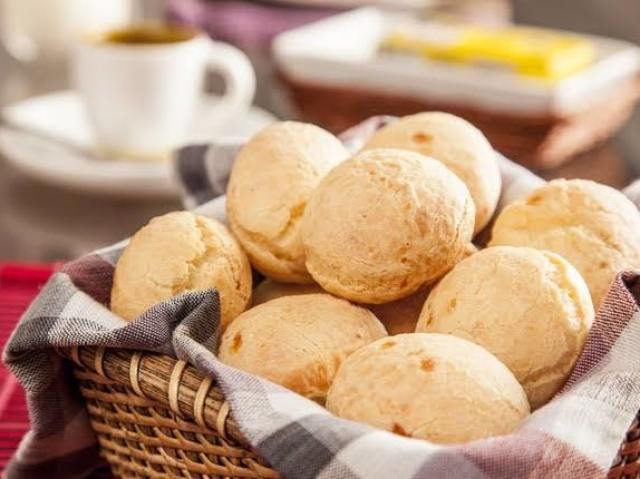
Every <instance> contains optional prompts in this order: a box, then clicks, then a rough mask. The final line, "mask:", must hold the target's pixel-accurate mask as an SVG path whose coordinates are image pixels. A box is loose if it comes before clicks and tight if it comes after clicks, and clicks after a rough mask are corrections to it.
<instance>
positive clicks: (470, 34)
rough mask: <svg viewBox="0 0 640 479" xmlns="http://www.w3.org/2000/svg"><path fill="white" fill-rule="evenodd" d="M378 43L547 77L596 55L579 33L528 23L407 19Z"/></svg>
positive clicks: (568, 72) (560, 75)
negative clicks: (479, 24) (440, 22)
mask: <svg viewBox="0 0 640 479" xmlns="http://www.w3.org/2000/svg"><path fill="white" fill-rule="evenodd" d="M383 47H384V48H387V49H390V50H396V51H403V52H408V53H413V54H417V55H421V56H424V57H427V58H432V59H439V60H444V61H451V62H459V63H473V64H490V65H498V66H502V67H505V68H510V69H513V70H514V71H516V72H518V73H519V74H521V75H525V76H532V77H538V78H543V79H547V80H559V79H562V78H566V77H568V76H570V75H572V74H574V73H576V72H579V71H580V70H583V69H584V68H586V67H587V66H589V65H590V64H591V63H592V62H593V60H594V58H595V48H594V46H593V44H592V43H591V42H590V41H589V40H587V39H585V38H583V37H580V36H578V35H571V34H565V33H562V32H557V31H554V30H546V29H539V28H528V27H508V28H503V29H489V28H480V27H460V26H449V25H446V26H444V25H433V24H426V23H424V24H421V25H420V26H416V25H415V24H412V25H411V26H405V27H404V28H402V27H401V28H397V29H395V30H392V31H391V32H390V33H389V34H388V35H387V37H386V38H385V40H384V41H383Z"/></svg>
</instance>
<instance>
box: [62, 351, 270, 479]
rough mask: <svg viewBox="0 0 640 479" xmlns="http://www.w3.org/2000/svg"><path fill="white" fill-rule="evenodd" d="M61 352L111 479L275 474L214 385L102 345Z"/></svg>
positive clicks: (157, 360) (164, 359) (152, 358)
mask: <svg viewBox="0 0 640 479" xmlns="http://www.w3.org/2000/svg"><path fill="white" fill-rule="evenodd" d="M65 355H66V356H67V357H69V358H70V359H71V360H72V361H73V362H74V363H75V366H74V374H75V377H76V379H77V380H78V385H79V387H80V392H81V393H82V396H83V397H84V399H85V402H86V406H87V411H88V413H89V416H90V419H91V427H92V428H93V430H94V432H95V433H96V436H97V438H98V442H99V445H100V452H101V454H102V456H103V457H104V458H105V459H106V460H107V462H109V464H110V466H111V471H112V472H113V474H114V475H115V476H116V477H126V478H157V479H160V478H162V479H169V478H176V477H185V478H191V479H195V478H212V477H225V478H227V477H228V478H236V477H237V478H240V477H242V478H278V477H279V474H278V473H277V472H276V471H274V470H273V469H271V468H270V467H269V466H268V465H267V464H266V462H265V461H264V460H262V459H261V458H260V457H259V456H258V455H257V454H256V452H255V451H253V450H252V448H251V446H250V445H249V444H248V443H247V441H246V440H245V439H244V437H243V436H242V434H241V433H240V431H239V429H238V426H237V425H236V423H235V422H234V420H233V418H232V417H230V414H229V404H228V403H227V402H226V401H225V399H224V396H223V394H222V392H221V391H220V389H219V388H218V387H217V385H216V383H215V381H212V380H211V379H209V378H204V377H203V376H202V375H201V374H200V373H198V371H197V370H196V369H194V368H193V367H191V366H188V365H187V364H186V363H185V362H184V361H177V360H175V359H172V358H170V357H168V356H163V355H160V354H153V353H144V354H143V353H140V352H134V351H127V350H114V349H108V350H105V349H103V348H80V349H79V350H78V349H72V350H69V351H68V353H67V354H65Z"/></svg>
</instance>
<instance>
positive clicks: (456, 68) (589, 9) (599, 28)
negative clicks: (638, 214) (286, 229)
mask: <svg viewBox="0 0 640 479" xmlns="http://www.w3.org/2000/svg"><path fill="white" fill-rule="evenodd" d="M105 5H107V6H105ZM366 6H374V7H375V9H374V10H373V11H371V10H368V11H365V12H364V13H363V11H362V10H356V13H355V16H354V15H351V16H349V14H348V13H347V14H346V15H347V16H344V15H345V12H350V11H352V10H354V9H359V8H362V7H366ZM358 12H360V13H358ZM372 12H373V13H372ZM351 13H352V14H353V12H351ZM336 18H339V19H342V20H336ZM638 18H640V2H638V1H637V0H616V1H615V2H611V1H607V0H536V1H535V2H534V1H524V0H515V1H508V0H444V1H438V0H382V1H380V2H377V3H368V2H364V1H363V0H260V1H255V0H254V1H252V0H168V1H157V0H156V1H154V0H146V1H141V0H140V1H136V0H109V1H104V0H91V1H90V0H48V1H47V2H42V1H41V0H0V38H1V49H0V106H1V107H2V108H3V114H2V127H1V128H0V260H2V261H33V262H40V261H42V262H51V261H58V260H66V259H70V258H73V257H76V256H78V255H80V254H83V253H85V252H88V251H91V250H93V249H95V248H98V247H101V246H105V245H108V244H110V243H113V242H115V241H118V240H119V239H121V238H123V237H125V236H127V235H128V234H130V233H131V232H133V231H135V230H136V229H137V228H138V227H139V226H140V225H142V224H144V223H145V222H146V221H147V220H148V219H149V218H150V217H152V216H155V215H158V214H161V213H163V212H166V211H169V210H173V209H179V208H182V204H181V201H180V197H179V192H178V190H177V189H176V187H175V185H172V184H171V181H172V180H171V177H170V168H168V166H167V165H158V164H153V165H148V164H147V165H140V164H137V163H135V162H131V163H127V162H126V161H118V162H117V165H116V162H111V163H112V164H105V162H107V163H108V162H109V161H110V160H108V159H104V158H98V157H97V155H96V154H95V152H94V151H93V149H92V148H93V147H92V144H91V143H90V140H86V141H87V142H88V143H83V141H84V139H83V140H82V141H81V139H79V138H80V136H81V135H80V133H79V132H80V131H82V132H84V131H85V130H87V126H86V125H85V124H83V122H85V119H84V117H83V116H82V115H81V112H79V111H76V109H75V108H76V106H77V105H76V104H77V102H78V101H79V100H78V99H77V92H74V91H72V90H71V89H72V87H73V85H72V81H71V78H70V74H69V66H68V64H69V60H70V56H71V55H72V51H73V49H74V45H75V43H76V42H77V35H78V34H79V32H80V30H88V31H96V30H101V29H105V28H112V27H113V26H114V25H120V24H126V23H131V22H137V21H139V20H141V19H145V20H150V19H151V20H155V21H170V22H171V23H180V24H185V25H190V26H195V27H197V28H200V29H203V30H204V31H206V32H207V34H208V35H210V36H211V37H213V38H214V39H216V40H219V41H222V42H227V43H229V44H232V45H235V46H236V47H238V48H240V49H241V50H242V51H243V52H244V53H245V54H246V55H247V56H248V57H249V59H250V60H251V64H252V65H253V68H254V69H255V71H256V77H257V91H256V96H255V100H254V107H252V109H251V110H250V111H248V112H247V113H246V115H244V116H242V118H235V119H234V121H233V122H231V123H229V124H228V125H227V126H226V127H225V128H226V129H225V130H224V131H222V130H220V131H215V132H214V131H211V141H215V140H216V139H219V138H221V137H224V136H225V135H229V136H238V135H240V136H242V135H248V134H249V133H250V132H252V131H255V130H256V129H259V128H260V127H262V126H264V125H265V124H267V123H268V122H270V121H273V120H274V119H276V118H280V119H289V118H299V119H302V120H306V121H311V122H314V123H317V124H320V125H321V126H324V127H325V128H327V129H330V130H332V131H334V132H336V133H337V132H340V131H341V130H343V129H345V128H346V127H348V126H350V125H353V124H355V123H356V122H358V121H360V120H362V119H364V118H366V117H368V116H371V115H374V114H392V115H403V114H409V113H412V112H417V111H422V110H427V109H441V110H447V111H451V112H454V113H456V114H460V115H462V116H464V117H466V118H468V119H469V120H471V121H472V122H474V123H475V124H476V125H477V126H479V127H480V128H481V129H482V130H483V131H484V132H485V134H486V135H487V136H488V137H489V138H490V140H491V141H492V144H494V146H495V147H496V148H497V149H498V150H499V151H501V152H502V153H504V154H505V155H507V156H509V157H511V158H513V159H514V160H516V161H519V162H521V163H523V164H525V165H526V166H528V167H530V168H532V169H534V170H535V171H536V172H538V173H539V174H541V175H543V176H544V177H546V178H553V177H582V178H590V179H595V180H597V181H600V182H603V183H607V184H610V185H612V186H616V187H622V186H625V185H626V184H628V183H629V182H630V181H631V180H632V179H634V178H635V177H636V176H638V175H639V174H640V135H638V133H639V132H640V114H638V112H637V110H635V111H634V108H635V104H636V100H637V98H638V93H639V81H638V79H639V78H640V77H639V75H640V74H639V73H638V71H639V70H640V66H639V63H640V61H639V60H638V58H639V57H638V53H637V50H636V47H635V44H637V43H639V42H640V22H638ZM389 19H394V20H393V21H395V19H401V21H400V20H398V23H397V28H396V27H393V28H391V29H389V28H387V27H385V30H384V31H385V34H384V35H383V36H381V34H380V33H379V32H378V30H376V29H379V28H380V25H381V24H382V23H384V24H385V25H387V23H388V22H390V21H391V20H389ZM408 19H414V20H415V21H416V22H424V25H429V26H430V27H429V28H431V29H427V30H424V29H423V27H422V26H420V27H419V28H417V27H416V23H411V22H409V23H407V22H408ZM318 22H320V23H318ZM511 24H516V25H532V26H539V27H544V28H551V29H557V30H558V31H556V32H554V34H555V35H556V37H545V34H543V33H541V32H540V31H536V30H533V31H531V30H526V31H523V32H521V31H519V30H518V31H516V33H517V35H516V33H514V32H513V31H511V34H510V36H508V37H504V39H503V37H494V36H493V33H492V32H494V31H495V28H496V27H503V28H504V27H509V26H510V25H511ZM394 25H395V24H394ZM407 25H409V26H407ZM420 25H422V24H420ZM434 25H435V26H436V27H437V28H436V27H434ZM405 27H406V28H405ZM443 32H444V33H443ZM452 32H453V33H452ZM470 32H471V33H470ZM571 32H577V33H579V34H580V35H578V36H577V37H576V36H575V35H573V34H572V33H571ZM521 33H522V35H523V36H518V35H520V34H521ZM440 34H442V35H444V37H445V38H449V37H450V36H451V35H452V34H455V35H459V36H460V38H465V39H467V40H468V42H469V46H470V48H471V47H473V49H474V51H476V52H478V51H480V52H483V54H485V55H487V58H488V60H491V61H490V62H485V63H490V65H489V66H487V65H486V64H483V62H473V64H468V60H467V59H461V58H460V56H459V55H460V54H461V52H460V51H455V52H452V51H450V50H446V51H445V50H442V45H440V44H438V45H439V47H438V48H440V50H438V53H437V55H436V54H433V55H432V57H434V58H431V59H430V60H429V61H430V62H431V63H423V62H422V60H423V59H421V58H420V56H421V55H423V56H424V55H425V53H424V52H425V51H426V50H425V48H426V46H425V45H426V43H425V42H427V43H428V42H431V41H436V43H438V42H440V40H441V38H435V37H438V35H440ZM394 35H395V36H394ZM591 35H596V36H597V37H592V36H591ZM434 38H435V40H434ZM456 38H458V37H456ZM483 39H484V40H483ZM567 39H569V40H573V43H572V42H571V41H568V40H567ZM576 39H577V40H576ZM483 41H484V42H485V43H483ZM511 42H512V43H511ZM445 43H446V42H445ZM505 44H508V45H509V46H510V48H509V49H505V48H503V47H504V45H505ZM550 45H551V46H552V47H553V48H549V46H550ZM418 47H420V48H418ZM423 47H424V48H423ZM446 47H447V48H449V45H448V44H447V45H446ZM511 47H513V48H511ZM521 47H522V48H524V50H526V51H527V52H529V53H531V52H532V51H533V53H535V55H534V56H529V57H526V61H527V62H525V63H526V65H525V66H527V68H529V67H530V68H529V70H531V69H533V68H534V67H535V68H537V70H535V72H533V73H532V71H529V70H528V71H525V68H524V66H523V65H524V63H522V62H521V60H522V59H523V58H524V57H523V56H522V55H523V54H521V53H519V52H520V50H522V48H521ZM534 47H535V48H534ZM565 47H566V48H565ZM421 48H422V49H421ZM519 48H520V50H519ZM507 50H508V51H507ZM433 51H434V50H433V49H432V50H430V52H431V53H433ZM505 52H506V53H505ZM549 52H550V53H549ZM555 54H558V55H560V56H559V57H558V58H560V59H559V60H558V61H557V62H556V63H554V61H555V60H553V58H556V57H553V58H552V60H553V61H551V62H547V60H549V58H551V56H552V55H555ZM532 55H533V54H532ZM563 55H564V56H563ZM427 56H428V55H427ZM534 57H535V58H534ZM532 58H533V59H534V60H535V62H538V63H535V65H534V63H532V62H534V60H532ZM496 59H497V60H496ZM463 60H464V61H463ZM495 63H504V64H506V65H507V67H509V68H514V69H515V70H518V69H519V68H521V67H522V71H521V72H520V71H516V73H513V72H510V73H509V75H507V76H505V73H504V67H505V65H504V64H502V65H500V68H496V65H495ZM425 65H427V66H425ZM558 65H559V66H560V67H558ZM567 65H573V66H572V67H571V68H570V69H567V68H566V67H567ZM545 68H548V69H545ZM168 80H169V81H171V78H169V79H168ZM221 85H222V82H221V81H220V79H217V78H210V79H208V80H207V87H208V89H209V90H210V91H212V92H214V93H221V92H222V89H223V88H222V86H221ZM107 94H108V93H106V92H105V95H107ZM114 165H115V166H114ZM116 170H117V171H116ZM136 182H139V184H138V183H136Z"/></svg>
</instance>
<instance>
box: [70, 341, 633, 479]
mask: <svg viewBox="0 0 640 479" xmlns="http://www.w3.org/2000/svg"><path fill="white" fill-rule="evenodd" d="M63 354H64V355H65V356H66V357H68V358H69V359H71V360H72V361H73V362H74V363H75V365H74V374H75V377H76V379H77V380H78V384H79V387H80V392H81V393H82V396H83V397H84V399H85V401H86V406H87V411H88V413H89V416H90V418H91V426H92V428H93V430H94V432H95V433H96V436H97V437H98V442H99V445H100V451H101V454H102V456H103V457H104V458H105V459H106V460H107V462H109V464H110V466H111V471H112V472H113V474H114V475H115V476H116V477H123V478H124V477H126V478H147V477H149V478H157V479H160V478H162V479H170V478H177V477H184V478H191V479H195V478H203V479H204V478H213V477H216V478H217V477H224V478H278V477H279V474H278V473H277V472H276V471H275V470H274V469H272V468H270V467H269V465H268V464H267V462H266V461H265V460H264V459H262V458H261V457H260V456H259V455H258V453H257V452H256V451H254V450H253V449H252V448H251V446H250V445H249V444H248V443H247V441H246V439H245V438H244V437H243V436H242V433H241V432H240V430H239V429H238V426H237V425H236V423H235V422H234V420H233V417H232V414H231V413H230V411H229V405H228V403H227V402H226V401H225V399H224V395H223V393H222V391H221V390H220V389H219V388H218V386H217V385H216V383H215V380H211V379H209V378H204V377H203V376H202V375H201V374H200V373H199V372H198V371H197V370H196V369H195V368H193V367H191V366H189V365H187V364H186V363H185V362H184V361H178V360H176V359H173V358H170V357H168V356H163V355H161V354H154V353H141V352H135V351H128V350H114V349H107V350H105V349H104V348H93V347H88V348H80V349H72V350H68V351H66V352H64V353H63ZM608 478H609V479H637V478H640V425H639V424H638V418H637V417H636V420H635V421H634V422H633V424H632V425H631V427H630V429H629V432H628V433H627V437H626V439H625V441H624V442H623V444H622V446H621V448H620V452H619V454H618V457H617V458H616V460H615V463H614V466H613V467H612V468H611V470H610V471H609V475H608Z"/></svg>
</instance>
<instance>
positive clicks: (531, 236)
mask: <svg viewBox="0 0 640 479" xmlns="http://www.w3.org/2000/svg"><path fill="white" fill-rule="evenodd" d="M639 231H640V213H639V212H638V210H637V208H636V207H635V206H634V205H633V203H631V201H629V200H628V199H627V198H626V197H625V196H624V195H623V194H622V193H620V192H619V191H617V190H615V189H613V188H610V187H608V186H605V185H601V184H598V183H595V182H593V181H587V180H554V181H551V182H549V183H548V184H546V185H544V186H542V187H540V188H538V189H536V190H534V191H533V192H531V193H530V194H529V195H528V196H527V197H525V198H523V199H522V200H520V201H517V202H515V203H512V204H511V205H509V206H507V207H506V208H505V209H504V210H503V211H502V213H501V214H500V215H499V216H498V218H497V220H496V223H495V225H494V227H493V231H492V235H491V243H490V244H491V245H513V246H530V247H532V248H538V249H546V250H549V251H553V252H554V253H557V254H559V255H560V256H562V257H564V258H565V259H567V260H568V261H569V262H570V263H571V264H573V266H575V267H576V269H577V270H578V271H579V272H580V274H581V275H582V277H583V278H584V279H585V281H586V282H587V285H588V286H589V291H590V292H591V298H592V299H593V304H594V305H595V306H596V308H597V307H598V306H600V304H601V303H602V300H603V299H604V297H605V295H606V293H607V291H608V289H609V285H610V284H611V281H612V280H613V278H614V276H615V275H616V273H618V272H620V271H624V270H629V269H638V268H640V234H638V232H639Z"/></svg>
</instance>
